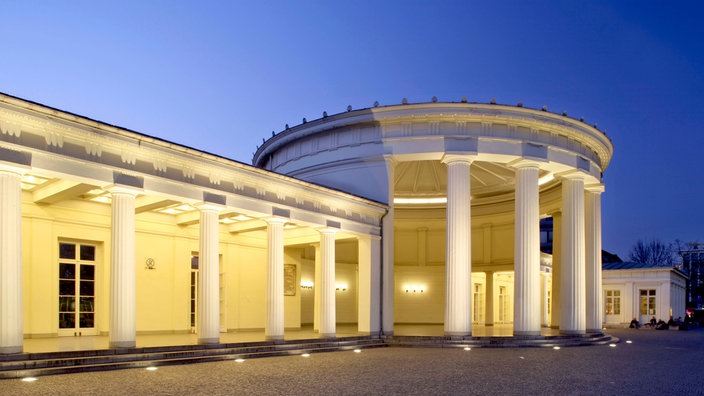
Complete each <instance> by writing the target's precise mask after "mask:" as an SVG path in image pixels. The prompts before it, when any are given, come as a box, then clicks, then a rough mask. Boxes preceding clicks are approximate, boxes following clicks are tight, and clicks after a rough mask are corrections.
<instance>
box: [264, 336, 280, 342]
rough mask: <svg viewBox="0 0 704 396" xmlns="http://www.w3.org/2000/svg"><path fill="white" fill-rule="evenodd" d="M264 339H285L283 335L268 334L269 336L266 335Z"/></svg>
mask: <svg viewBox="0 0 704 396" xmlns="http://www.w3.org/2000/svg"><path fill="white" fill-rule="evenodd" d="M264 339H265V340H267V341H281V340H283V339H284V336H282V335H268V336H264Z"/></svg>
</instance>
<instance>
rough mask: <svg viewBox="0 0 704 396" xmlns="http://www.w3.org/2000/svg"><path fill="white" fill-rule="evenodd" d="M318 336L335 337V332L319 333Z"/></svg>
mask: <svg viewBox="0 0 704 396" xmlns="http://www.w3.org/2000/svg"><path fill="white" fill-rule="evenodd" d="M319 337H320V338H335V337H336V334H335V333H320V335H319Z"/></svg>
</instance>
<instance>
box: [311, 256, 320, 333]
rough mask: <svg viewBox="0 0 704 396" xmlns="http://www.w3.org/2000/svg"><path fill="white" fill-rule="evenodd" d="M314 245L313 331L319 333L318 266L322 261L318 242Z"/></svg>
mask: <svg viewBox="0 0 704 396" xmlns="http://www.w3.org/2000/svg"><path fill="white" fill-rule="evenodd" d="M313 247H315V269H314V270H315V274H314V279H313V332H318V333H320V290H321V289H320V285H321V282H320V279H321V278H320V275H321V271H320V268H321V266H322V261H321V258H320V243H315V244H313Z"/></svg>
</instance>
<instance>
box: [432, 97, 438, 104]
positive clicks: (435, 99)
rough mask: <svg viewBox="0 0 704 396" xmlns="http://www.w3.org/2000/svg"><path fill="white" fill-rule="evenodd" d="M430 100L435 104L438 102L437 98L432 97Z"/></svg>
mask: <svg viewBox="0 0 704 396" xmlns="http://www.w3.org/2000/svg"><path fill="white" fill-rule="evenodd" d="M430 100H432V101H433V103H437V102H438V97H437V96H433V98H432V99H430Z"/></svg>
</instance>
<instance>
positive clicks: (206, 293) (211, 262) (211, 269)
mask: <svg viewBox="0 0 704 396" xmlns="http://www.w3.org/2000/svg"><path fill="white" fill-rule="evenodd" d="M197 207H198V209H199V210H200V248H199V251H198V309H197V314H196V329H197V330H196V331H197V336H198V343H199V344H217V343H219V342H220V252H219V245H220V241H219V239H220V238H219V237H220V236H219V234H220V230H219V228H220V227H219V216H218V213H219V212H220V210H221V209H222V208H221V207H220V206H219V205H214V204H208V203H204V204H201V205H197Z"/></svg>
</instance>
